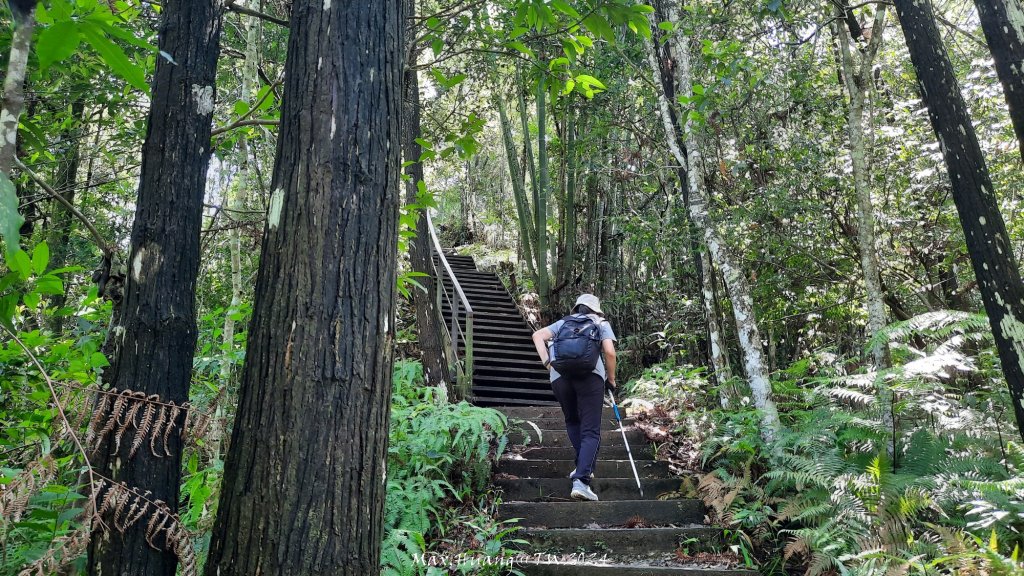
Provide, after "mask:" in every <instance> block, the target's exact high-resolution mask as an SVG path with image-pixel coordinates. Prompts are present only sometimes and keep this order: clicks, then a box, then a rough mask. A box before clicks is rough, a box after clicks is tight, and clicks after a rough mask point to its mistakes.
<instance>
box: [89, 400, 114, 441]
mask: <svg viewBox="0 0 1024 576" xmlns="http://www.w3.org/2000/svg"><path fill="white" fill-rule="evenodd" d="M99 396H100V397H99V404H97V405H96V409H95V410H93V412H92V418H91V419H90V420H89V428H88V429H87V430H86V432H85V445H86V446H92V445H93V443H94V442H96V439H97V437H98V436H99V427H100V423H101V422H103V418H104V417H105V416H106V414H107V412H109V411H110V402H111V396H110V394H105V393H103V392H102V391H101V392H100V395H99Z"/></svg>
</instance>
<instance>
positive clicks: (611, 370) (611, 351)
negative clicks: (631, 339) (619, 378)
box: [601, 338, 616, 388]
mask: <svg viewBox="0 0 1024 576" xmlns="http://www.w3.org/2000/svg"><path fill="white" fill-rule="evenodd" d="M601 351H602V352H604V367H605V371H606V372H607V378H608V385H609V386H611V387H612V388H615V386H616V384H615V340H612V339H611V338H605V339H604V340H602V341H601Z"/></svg>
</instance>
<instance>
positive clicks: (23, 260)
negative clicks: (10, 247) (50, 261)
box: [7, 249, 32, 280]
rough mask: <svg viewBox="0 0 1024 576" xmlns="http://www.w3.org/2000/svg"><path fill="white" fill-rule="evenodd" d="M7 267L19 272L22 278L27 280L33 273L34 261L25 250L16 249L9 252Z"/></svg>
mask: <svg viewBox="0 0 1024 576" xmlns="http://www.w3.org/2000/svg"><path fill="white" fill-rule="evenodd" d="M7 267H8V268H10V269H11V270H13V271H15V272H17V273H18V275H19V276H21V279H22V280H27V279H28V277H29V276H31V275H32V261H31V260H29V259H28V254H26V253H25V251H24V250H21V249H19V250H16V251H15V252H13V253H11V252H8V253H7Z"/></svg>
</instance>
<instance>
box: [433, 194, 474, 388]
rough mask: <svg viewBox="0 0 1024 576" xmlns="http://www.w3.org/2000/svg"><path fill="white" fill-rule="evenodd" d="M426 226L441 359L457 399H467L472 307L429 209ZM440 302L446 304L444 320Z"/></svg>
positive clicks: (469, 372) (471, 372)
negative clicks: (446, 280) (441, 348)
mask: <svg viewBox="0 0 1024 576" xmlns="http://www.w3.org/2000/svg"><path fill="white" fill-rule="evenodd" d="M427 227H428V228H429V229H430V252H431V258H430V265H431V266H432V267H433V270H434V278H433V280H434V286H435V289H434V293H435V294H436V296H437V301H436V302H435V304H436V306H435V310H436V314H437V323H438V325H439V326H441V330H440V334H441V337H442V338H443V339H444V344H445V346H444V351H445V357H446V358H447V360H448V366H450V369H449V374H453V375H454V376H455V393H456V395H457V396H458V397H459V399H460V400H469V399H470V396H471V390H472V388H473V307H472V306H470V305H469V299H468V298H466V293H465V292H464V291H463V290H462V285H460V284H459V279H458V278H456V277H455V272H453V271H452V267H451V264H449V263H448V259H447V258H446V257H445V255H444V250H442V249H441V241H440V240H439V239H438V237H437V230H436V229H435V228H434V221H433V220H432V219H431V217H430V210H429V209H428V210H427ZM434 256H436V257H437V258H436V260H435V258H434ZM438 263H440V264H441V265H440V267H439V266H438ZM446 278H447V279H448V281H449V282H450V283H451V287H450V288H449V286H447V285H446V283H445V279H446ZM442 298H443V300H442ZM442 302H447V303H448V311H449V314H448V316H447V317H446V316H445V314H444V311H443V308H442ZM462 311H465V316H464V317H462V318H460V316H461V314H460V312H462Z"/></svg>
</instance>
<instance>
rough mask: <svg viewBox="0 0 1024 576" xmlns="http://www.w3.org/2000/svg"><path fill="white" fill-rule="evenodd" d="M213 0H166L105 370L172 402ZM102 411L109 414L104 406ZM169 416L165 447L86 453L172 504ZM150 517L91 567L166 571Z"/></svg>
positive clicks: (110, 544)
mask: <svg viewBox="0 0 1024 576" xmlns="http://www.w3.org/2000/svg"><path fill="white" fill-rule="evenodd" d="M220 6H221V4H220V3H219V2H215V1H199V0H195V1H184V2H183V1H181V0H171V1H169V2H167V3H165V4H164V7H163V13H162V20H161V26H160V41H159V48H160V51H161V52H163V53H166V54H169V55H170V56H171V58H157V59H156V62H157V64H156V73H155V76H154V78H153V95H152V105H151V107H150V111H149V121H148V124H147V129H146V141H145V144H144V145H143V147H142V173H141V180H140V183H139V196H138V200H137V202H136V208H135V223H134V225H133V226H132V235H131V251H130V254H129V260H128V263H129V264H128V279H127V285H126V288H125V295H124V300H123V302H122V305H121V314H120V318H119V320H118V322H117V323H116V324H115V325H114V327H113V329H112V335H113V337H112V344H113V346H114V354H113V355H112V357H111V358H110V362H111V366H110V368H109V369H108V370H107V371H106V380H107V382H108V383H109V384H110V387H111V388H110V391H111V392H118V393H127V391H129V390H132V391H135V392H140V393H142V395H143V396H144V397H150V398H153V399H158V400H159V401H161V402H165V403H174V404H175V405H177V406H181V405H183V404H185V403H186V402H188V392H189V384H190V382H191V377H192V356H193V353H194V352H195V345H196V314H195V288H196V277H197V275H198V273H199V230H200V226H201V222H202V210H203V193H204V190H205V187H206V170H207V166H208V164H209V160H210V128H211V120H212V118H213V103H214V80H215V77H216V71H217V56H218V53H219V51H220V48H219V39H220V30H221V14H220ZM133 402H139V403H141V401H139V400H134V401H133ZM108 405H109V404H108V403H103V402H101V403H100V405H99V406H100V408H101V409H102V408H103V407H105V406H108ZM107 412H109V409H108V410H107ZM147 412H148V410H147V408H142V409H140V410H139V411H138V416H139V420H140V422H139V426H140V427H141V429H140V430H139V431H138V433H139V434H141V435H143V436H145V434H146V430H147V424H144V423H143V422H145V421H146V420H147V417H146V416H145V414H146V413H147ZM129 413H130V414H135V412H129ZM99 416H100V417H101V420H105V419H106V418H107V414H106V413H104V412H101V413H100V414H99ZM109 417H111V418H115V417H116V418H120V415H119V414H110V415H109ZM170 418H171V421H170V422H168V423H167V426H171V425H173V426H174V428H172V429H170V430H173V432H174V433H170V434H165V435H164V437H163V438H164V439H166V444H167V446H166V448H167V454H169V455H168V456H163V457H157V456H155V455H154V454H155V452H153V451H151V450H150V449H148V448H141V449H138V450H137V452H136V448H137V447H135V446H134V442H127V441H125V442H119V441H117V440H115V438H114V437H113V436H114V435H113V434H110V435H107V436H106V437H105V439H104V440H103V441H102V442H101V443H100V445H99V447H98V448H97V450H96V454H95V455H94V456H93V459H92V464H93V465H94V466H95V467H96V469H97V470H98V471H99V472H100V473H101V474H103V475H104V476H107V477H109V478H112V479H113V480H114V481H116V482H123V483H124V484H126V485H127V486H128V487H129V488H131V489H135V490H137V491H140V492H142V491H144V492H146V493H148V494H150V495H149V498H150V499H151V500H154V501H155V500H162V501H163V502H165V503H166V506H167V507H168V509H169V511H171V512H173V511H176V510H177V508H178V488H179V484H180V478H181V447H182V446H181V438H182V434H180V432H179V431H180V430H182V429H183V427H184V423H183V422H182V420H184V411H182V412H181V415H180V416H178V411H177V410H176V411H175V412H174V414H172V415H171V417H170ZM158 428H159V427H158ZM165 429H167V428H165ZM149 430H150V433H151V434H156V433H158V432H154V431H152V429H149ZM117 438H118V439H119V438H120V436H118V437H117ZM119 443H120V446H119V447H118V446H117V444H119ZM145 444H147V446H148V442H147V443H145ZM157 446H159V444H157ZM133 454H134V455H133ZM147 523H148V520H147V519H143V520H139V521H138V522H136V523H135V524H134V525H132V526H129V527H128V528H127V529H126V530H125V531H124V534H120V533H113V534H106V535H104V536H102V537H100V536H99V535H96V537H94V538H93V539H92V541H91V543H90V546H89V574H90V575H92V576H99V575H104V576H106V575H111V574H149V575H154V576H157V575H165V576H173V575H174V572H175V565H176V563H177V558H176V557H175V555H174V554H173V553H171V552H170V551H168V550H167V549H166V548H168V547H170V546H171V545H173V544H174V542H173V534H171V533H169V534H168V536H170V537H164V536H160V537H158V538H157V539H156V543H157V545H158V546H160V547H161V549H157V548H153V547H152V546H150V545H149V544H148V543H147V534H146V533H147ZM108 524H111V523H110V522H108ZM165 540H169V541H167V542H165ZM179 545H180V544H179ZM185 545H189V544H188V542H187V541H186V542H185Z"/></svg>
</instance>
